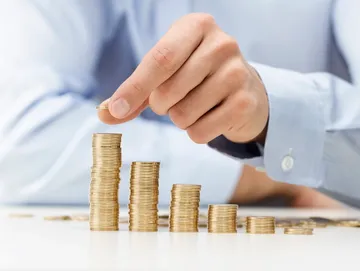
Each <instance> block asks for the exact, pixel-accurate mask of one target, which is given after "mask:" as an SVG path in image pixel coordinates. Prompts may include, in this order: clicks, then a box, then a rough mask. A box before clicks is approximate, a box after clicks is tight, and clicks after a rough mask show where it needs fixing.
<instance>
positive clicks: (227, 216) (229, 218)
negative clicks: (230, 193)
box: [208, 204, 238, 233]
mask: <svg viewBox="0 0 360 271" xmlns="http://www.w3.org/2000/svg"><path fill="white" fill-rule="evenodd" d="M237 209H238V206H237V205H236V204H215V205H209V208H208V232H212V233H235V232H236V228H237V221H236V217H237Z"/></svg>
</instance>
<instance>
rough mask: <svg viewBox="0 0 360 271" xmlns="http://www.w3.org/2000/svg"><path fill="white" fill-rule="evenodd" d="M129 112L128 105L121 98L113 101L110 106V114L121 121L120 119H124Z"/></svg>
mask: <svg viewBox="0 0 360 271" xmlns="http://www.w3.org/2000/svg"><path fill="white" fill-rule="evenodd" d="M129 111H130V105H129V103H128V102H127V101H126V100H124V99H122V98H120V99H117V100H116V101H114V102H113V103H112V104H111V113H112V114H113V115H114V117H116V118H119V119H121V118H124V117H126V115H127V114H128V113H129Z"/></svg>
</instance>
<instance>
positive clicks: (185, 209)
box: [169, 184, 201, 232]
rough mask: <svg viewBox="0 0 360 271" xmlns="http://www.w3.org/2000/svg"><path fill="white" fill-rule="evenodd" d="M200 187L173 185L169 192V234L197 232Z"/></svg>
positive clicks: (194, 185)
mask: <svg viewBox="0 0 360 271" xmlns="http://www.w3.org/2000/svg"><path fill="white" fill-rule="evenodd" d="M200 190H201V185H196V184H174V185H173V187H172V190H171V202H170V221H169V230H170V231H171V232H197V231H198V222H199V206H200Z"/></svg>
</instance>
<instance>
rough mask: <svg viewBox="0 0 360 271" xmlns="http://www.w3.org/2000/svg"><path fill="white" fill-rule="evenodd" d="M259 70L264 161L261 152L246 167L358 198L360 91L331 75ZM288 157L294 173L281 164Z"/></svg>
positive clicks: (254, 155) (300, 183) (245, 155)
mask: <svg viewBox="0 0 360 271" xmlns="http://www.w3.org/2000/svg"><path fill="white" fill-rule="evenodd" d="M255 67H256V68H257V69H258V72H259V74H260V76H261V77H262V79H263V80H264V84H265V86H266V88H267V91H268V96H269V103H270V113H269V115H270V119H269V128H268V131H267V138H266V142H265V148H264V156H261V155H260V154H259V153H260V152H259V150H257V153H253V157H254V158H253V159H251V160H249V161H247V162H249V163H250V164H256V165H260V164H262V165H263V166H264V167H265V168H266V172H267V174H268V175H269V176H270V177H271V178H273V179H275V180H280V181H285V182H287V183H290V184H297V185H306V186H311V187H322V188H325V189H327V190H329V191H334V192H337V193H340V194H345V195H347V196H351V197H354V198H360V194H359V193H358V187H359V185H360V183H359V182H358V177H359V176H360V171H359V167H358V166H356V165H359V164H360V151H359V149H360V148H359V145H360V142H359V138H360V108H359V106H358V105H359V104H360V95H359V93H360V91H359V90H358V89H357V88H356V87H355V86H352V85H350V84H349V83H346V82H344V81H342V80H340V79H338V78H335V77H333V76H331V75H327V74H309V75H304V74H300V73H295V72H291V71H286V70H280V69H274V68H270V67H265V66H257V65H255ZM222 140H225V139H222ZM221 144H223V145H222V146H226V143H223V142H222V143H221ZM218 146H221V145H220V144H219V145H218ZM215 147H217V146H215ZM242 149H243V150H244V147H242ZM222 151H224V152H228V149H226V148H225V149H222ZM229 151H231V150H229ZM237 156H238V157H241V156H243V157H244V158H247V157H249V156H251V153H238V154H237ZM256 156H257V158H256ZM286 156H291V158H293V159H294V160H293V162H294V163H293V165H292V167H289V168H286V167H285V166H284V165H283V164H282V163H283V161H284V160H283V159H284V157H286Z"/></svg>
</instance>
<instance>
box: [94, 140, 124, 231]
mask: <svg viewBox="0 0 360 271" xmlns="http://www.w3.org/2000/svg"><path fill="white" fill-rule="evenodd" d="M120 145H121V134H93V138H92V151H93V166H92V168H91V184H90V196H89V199H90V217H89V223H90V230H93V231H117V230H118V229H119V203H118V202H119V201H118V190H119V183H120V175H119V174H120V167H121V147H120Z"/></svg>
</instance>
